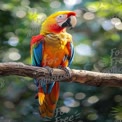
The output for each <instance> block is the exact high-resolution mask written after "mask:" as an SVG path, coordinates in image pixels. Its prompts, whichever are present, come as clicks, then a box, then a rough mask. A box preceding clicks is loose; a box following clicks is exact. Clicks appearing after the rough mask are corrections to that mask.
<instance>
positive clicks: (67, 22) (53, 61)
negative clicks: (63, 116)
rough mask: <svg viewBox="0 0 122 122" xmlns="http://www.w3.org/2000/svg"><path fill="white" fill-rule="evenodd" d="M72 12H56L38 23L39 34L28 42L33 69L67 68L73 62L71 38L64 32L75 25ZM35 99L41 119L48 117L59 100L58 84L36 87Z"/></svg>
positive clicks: (50, 116) (74, 14)
mask: <svg viewBox="0 0 122 122" xmlns="http://www.w3.org/2000/svg"><path fill="white" fill-rule="evenodd" d="M76 22H77V21H76V13H75V12H73V11H59V12H56V13H54V14H52V15H50V16H49V17H47V19H46V20H45V21H44V22H43V23H42V26H41V31H40V34H39V35H36V36H33V37H32V40H31V44H30V47H31V61H32V65H33V66H38V67H46V66H49V67H51V68H57V67H59V66H61V67H64V68H65V67H68V66H69V65H70V64H71V62H72V59H73V55H74V48H73V42H72V36H71V35H70V34H69V33H67V32H66V28H67V27H70V28H73V27H74V26H75V25H76ZM35 83H36V85H37V87H38V93H37V98H38V101H39V111H40V115H41V117H42V118H45V117H47V118H52V117H53V116H54V111H55V109H56V104H57V101H58V98H59V82H57V81H56V82H51V83H49V84H43V85H42V84H40V82H39V81H38V80H35Z"/></svg>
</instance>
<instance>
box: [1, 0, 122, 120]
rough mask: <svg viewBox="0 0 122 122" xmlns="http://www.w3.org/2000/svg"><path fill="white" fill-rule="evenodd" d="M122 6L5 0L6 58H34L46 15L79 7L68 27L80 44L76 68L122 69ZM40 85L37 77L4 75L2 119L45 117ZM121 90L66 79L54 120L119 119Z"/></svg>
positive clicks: (97, 0)
mask: <svg viewBox="0 0 122 122" xmlns="http://www.w3.org/2000/svg"><path fill="white" fill-rule="evenodd" d="M121 9H122V4H121V1H119V0H117V1H116V0H115V1H114V0H107V1H106V0H63V1H62V0H54V1H52V0H36V1H33V0H9V1H8V0H2V1H0V27H1V28H0V61H1V62H8V61H19V62H24V63H26V64H30V51H29V50H30V47H29V43H30V39H31V36H33V35H36V34H38V33H39V30H40V27H41V23H42V22H43V21H44V19H45V18H46V17H47V16H48V15H50V14H51V13H53V12H55V11H59V10H73V11H76V13H77V19H78V24H77V26H76V27H75V28H74V29H72V30H68V32H69V33H71V34H72V35H73V40H74V46H75V57H74V61H73V64H72V65H71V68H75V69H85V70H93V71H98V72H108V73H110V72H111V73H122V40H121V39H122V34H121V31H122V22H121V16H122V12H121ZM36 91H37V89H36V87H35V85H34V84H33V80H32V79H29V78H22V77H16V76H9V77H0V99H1V100H0V121H7V120H8V121H12V122H16V121H17V122H19V121H21V122H25V121H26V122H33V121H36V122H39V121H40V120H41V119H40V116H39V114H38V102H37V100H35V99H34V95H35V94H36ZM121 92H122V89H121V88H108V87H101V88H97V87H92V86H86V85H82V86H81V85H79V84H75V83H71V84H69V83H67V84H64V83H61V93H60V98H59V101H58V106H57V109H56V115H55V118H53V120H50V121H52V122H54V121H70V122H71V121H78V120H79V122H90V121H95V122H103V121H104V122H108V121H110V122H113V121H114V119H117V118H116V116H117V115H118V114H119V115H120V114H121V112H120V111H119V108H120V107H121V104H120V103H121V102H122V95H121ZM116 106H118V107H116ZM113 107H114V108H115V113H116V114H115V115H114V116H115V117H113V116H112V115H111V111H112V108H113Z"/></svg>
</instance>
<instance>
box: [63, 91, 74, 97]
mask: <svg viewBox="0 0 122 122" xmlns="http://www.w3.org/2000/svg"><path fill="white" fill-rule="evenodd" d="M67 97H73V93H72V92H65V93H64V94H63V98H67Z"/></svg>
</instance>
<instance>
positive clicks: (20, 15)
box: [16, 10, 26, 18]
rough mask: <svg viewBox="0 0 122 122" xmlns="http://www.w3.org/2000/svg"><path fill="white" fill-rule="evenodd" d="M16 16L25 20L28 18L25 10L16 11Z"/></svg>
mask: <svg viewBox="0 0 122 122" xmlns="http://www.w3.org/2000/svg"><path fill="white" fill-rule="evenodd" d="M16 16H17V17H19V18H23V17H25V16H26V12H25V11H23V10H19V11H16Z"/></svg>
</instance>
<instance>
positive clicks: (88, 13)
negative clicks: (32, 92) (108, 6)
mask: <svg viewBox="0 0 122 122" xmlns="http://www.w3.org/2000/svg"><path fill="white" fill-rule="evenodd" d="M83 18H84V19H86V20H92V19H94V18H95V15H94V13H92V12H86V13H85V14H84V15H83Z"/></svg>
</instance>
